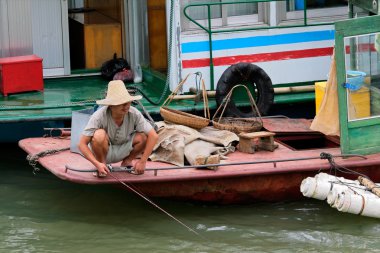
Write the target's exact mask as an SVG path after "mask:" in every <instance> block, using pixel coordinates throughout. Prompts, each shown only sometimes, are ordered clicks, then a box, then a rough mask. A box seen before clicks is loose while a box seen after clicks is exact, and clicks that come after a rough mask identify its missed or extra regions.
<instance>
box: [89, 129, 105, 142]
mask: <svg viewBox="0 0 380 253" xmlns="http://www.w3.org/2000/svg"><path fill="white" fill-rule="evenodd" d="M104 143H108V136H107V132H106V131H105V130H104V129H97V130H96V131H95V132H94V135H93V136H92V140H91V144H92V145H93V144H95V145H103V144H104Z"/></svg>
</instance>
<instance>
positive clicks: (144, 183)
mask: <svg viewBox="0 0 380 253" xmlns="http://www.w3.org/2000/svg"><path fill="white" fill-rule="evenodd" d="M309 124H310V122H309V121H308V120H294V119H292V120H291V119H264V126H265V128H266V130H268V131H271V132H275V133H276V136H275V142H276V143H277V144H278V148H277V149H275V150H274V151H273V152H270V151H258V152H255V153H253V154H249V153H242V152H240V151H236V152H234V153H231V154H229V155H228V160H226V162H225V164H222V165H220V166H219V167H218V169H217V170H206V169H199V168H194V167H190V166H185V167H184V168H180V167H175V166H170V165H168V164H166V163H161V162H148V163H147V170H146V172H145V174H143V175H133V174H131V173H127V172H112V176H110V175H109V176H107V177H105V178H98V177H95V176H93V173H84V172H80V171H73V170H70V169H69V170H68V169H67V168H75V169H78V170H85V171H91V170H93V169H94V167H93V165H92V164H91V163H90V162H88V161H87V160H86V159H85V158H83V157H82V156H81V155H79V154H77V153H72V152H70V150H65V151H61V152H59V153H55V154H50V155H47V156H43V157H40V158H39V160H38V162H39V163H40V164H41V165H42V166H43V167H45V168H46V169H47V170H49V171H50V172H52V173H53V174H54V175H56V176H57V177H59V178H61V179H63V180H67V181H71V182H74V183H80V184H120V181H121V182H124V183H126V184H128V185H130V186H133V187H134V188H136V189H138V190H139V191H140V192H141V193H143V194H145V195H146V196H149V197H163V198H171V199H180V200H191V201H203V202H217V203H224V204H227V203H244V202H257V201H271V202H273V201H288V200H296V199H300V198H303V197H302V194H301V193H300V184H301V181H302V180H303V179H304V178H306V177H308V176H314V175H315V174H317V173H319V172H321V171H327V172H329V171H330V172H332V173H337V174H338V175H343V176H345V177H346V178H355V179H356V178H357V175H355V174H351V176H350V175H348V174H344V173H343V174H342V167H343V168H345V169H347V170H352V171H355V172H358V173H361V174H365V175H367V176H368V177H369V178H371V179H372V180H373V181H376V182H378V181H380V170H379V169H380V155H379V154H373V155H367V156H365V157H364V156H347V157H342V156H341V151H340V148H339V139H338V138H331V137H330V138H327V137H326V136H324V135H322V134H320V133H318V132H313V131H310V130H309ZM19 146H20V147H21V148H22V149H23V150H25V151H26V152H27V153H28V154H29V155H35V154H38V153H40V152H44V151H46V150H57V149H63V148H68V147H69V146H70V139H67V138H54V137H47V138H28V139H23V140H21V141H20V142H19ZM321 153H322V154H326V153H327V154H330V155H331V156H329V155H327V156H326V155H322V156H324V158H330V159H321V158H320V157H321ZM331 162H335V164H337V165H339V166H341V167H340V168H339V169H337V170H335V168H334V163H333V164H332V163H331ZM117 165H118V164H114V166H117ZM335 167H336V165H335ZM119 180H120V181H119Z"/></svg>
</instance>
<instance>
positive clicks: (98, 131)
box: [78, 80, 158, 177]
mask: <svg viewBox="0 0 380 253" xmlns="http://www.w3.org/2000/svg"><path fill="white" fill-rule="evenodd" d="M141 98H142V97H141V96H140V95H138V96H131V95H130V94H129V92H128V90H127V89H126V88H125V85H124V83H123V81H120V80H116V81H111V82H109V84H108V90H107V96H106V98H105V99H102V100H98V101H96V103H97V104H99V105H104V106H103V107H101V108H99V109H98V110H97V111H96V112H95V113H94V114H93V115H92V116H91V118H90V120H89V122H88V123H87V126H86V127H85V129H84V130H83V132H82V136H81V138H80V141H79V144H78V148H79V150H80V151H81V152H82V154H83V155H84V157H85V158H86V159H87V160H89V161H90V162H91V163H92V164H93V165H94V166H95V167H96V168H97V170H98V176H100V177H104V176H106V175H107V173H108V172H109V169H108V168H107V164H109V163H116V162H120V161H122V162H121V166H133V168H134V171H135V172H136V173H137V174H143V173H144V170H145V167H146V161H147V160H148V157H149V156H150V154H151V153H152V150H153V147H154V145H155V144H156V142H157V139H158V135H157V133H156V132H155V130H154V129H153V127H152V126H151V124H149V122H148V121H147V120H146V119H145V118H144V116H143V115H142V114H141V113H140V112H139V111H138V110H137V109H136V108H134V107H132V106H131V102H132V101H134V100H139V99H141ZM89 144H90V145H89ZM141 153H143V154H142V155H141V158H140V159H139V160H137V161H136V163H135V164H132V161H133V159H134V158H136V157H137V156H138V155H140V154H141Z"/></svg>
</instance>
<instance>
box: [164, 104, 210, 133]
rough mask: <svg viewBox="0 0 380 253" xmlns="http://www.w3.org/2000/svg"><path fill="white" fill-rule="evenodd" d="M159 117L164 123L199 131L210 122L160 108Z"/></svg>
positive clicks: (191, 115) (198, 117)
mask: <svg viewBox="0 0 380 253" xmlns="http://www.w3.org/2000/svg"><path fill="white" fill-rule="evenodd" d="M160 114H161V117H162V118H163V119H164V121H166V122H169V123H174V124H179V125H185V126H188V127H192V128H196V129H201V128H204V127H206V126H208V124H209V123H210V120H209V119H207V118H203V117H200V116H197V115H193V114H190V113H187V112H182V111H178V110H174V109H170V108H168V107H161V108H160Z"/></svg>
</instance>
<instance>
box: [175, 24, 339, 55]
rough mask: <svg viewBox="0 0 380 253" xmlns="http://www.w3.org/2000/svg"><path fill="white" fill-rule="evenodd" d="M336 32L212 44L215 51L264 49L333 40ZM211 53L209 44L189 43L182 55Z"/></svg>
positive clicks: (220, 41) (265, 37) (203, 42)
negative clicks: (265, 47) (264, 47)
mask: <svg viewBox="0 0 380 253" xmlns="http://www.w3.org/2000/svg"><path fill="white" fill-rule="evenodd" d="M333 39H334V30H325V31H313V32H302V33H288V34H279V35H270V36H256V37H249V38H236V39H225V40H215V41H213V43H212V48H213V50H226V49H238V48H247V47H263V46H274V45H283V44H294V43H303V42H313V41H323V40H333ZM204 51H209V42H208V41H200V42H187V43H183V44H182V53H197V52H204Z"/></svg>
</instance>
